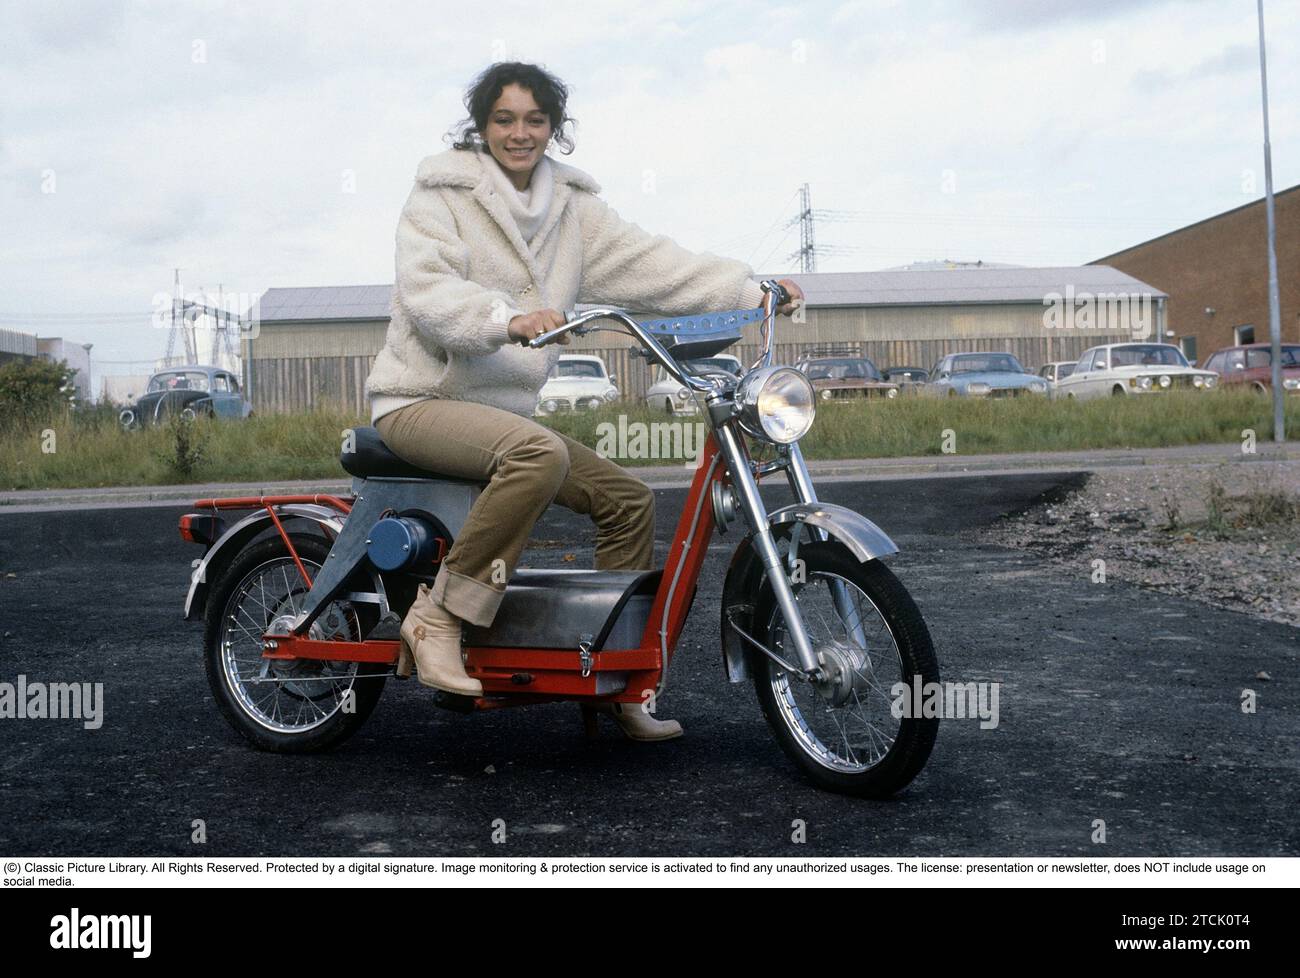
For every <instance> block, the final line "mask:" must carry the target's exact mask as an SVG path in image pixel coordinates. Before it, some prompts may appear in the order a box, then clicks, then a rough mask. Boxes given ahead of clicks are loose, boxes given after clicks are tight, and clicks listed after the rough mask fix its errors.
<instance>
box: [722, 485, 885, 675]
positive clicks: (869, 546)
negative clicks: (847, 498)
mask: <svg viewBox="0 0 1300 978" xmlns="http://www.w3.org/2000/svg"><path fill="white" fill-rule="evenodd" d="M768 523H769V525H770V526H771V527H772V531H773V532H774V533H776V534H777V535H778V536H780V535H781V534H782V531H785V530H788V529H789V528H790V527H793V526H794V525H795V524H796V523H805V524H807V525H808V526H811V527H814V528H816V529H818V530H821V531H823V532H824V533H825V534H826V535H827V537H829V538H830V539H832V540H837V541H839V542H840V543H842V544H844V545H845V546H846V547H848V548H849V550H850V551H851V552H852V553H853V555H854V556H855V557H857V558H858V560H860V561H863V562H866V561H868V560H875V559H877V558H879V557H887V556H889V555H890V554H896V553H898V545H897V544H895V543H894V541H893V540H891V539H890V538H889V535H888V534H887V533H885V531H884V530H882V529H881V528H880V527H878V526H876V524H875V523H873V522H871V520H869V519H867V518H866V517H865V516H863V515H862V514H861V513H857V512H854V511H853V510H851V509H849V508H847V507H845V506H836V505H835V504H834V503H821V502H818V503H793V504H791V505H789V506H782V507H781V508H780V509H774V510H772V512H770V513H769V514H768ZM750 537H752V534H749V535H746V537H745V539H744V540H742V541H741V542H740V545H739V546H738V547H737V548H736V552H735V553H734V554H733V555H732V557H731V566H730V567H729V568H728V569H727V577H726V580H725V581H724V582H723V585H722V663H723V667H724V668H725V670H726V673H727V681H728V682H732V683H739V682H744V681H745V680H747V679H748V678H749V676H750V672H749V657H748V654H747V649H746V646H747V645H748V643H747V642H746V641H745V640H744V639H743V638H741V637H740V635H739V634H737V632H736V630H735V629H734V628H732V627H731V626H730V624H729V623H728V619H729V618H732V619H734V620H735V621H736V623H737V624H739V625H741V627H743V628H744V629H745V630H746V631H748V632H750V633H751V634H753V629H754V622H753V612H754V595H755V594H756V593H757V591H758V588H759V586H760V585H761V584H762V581H763V575H764V570H763V562H762V561H761V560H759V558H758V555H757V554H756V553H755V552H754V548H753V547H752V546H751V545H750Z"/></svg>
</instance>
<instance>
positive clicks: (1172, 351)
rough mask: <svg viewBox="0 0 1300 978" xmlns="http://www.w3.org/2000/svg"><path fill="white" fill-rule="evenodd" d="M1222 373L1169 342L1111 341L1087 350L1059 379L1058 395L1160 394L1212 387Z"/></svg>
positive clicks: (1078, 396)
mask: <svg viewBox="0 0 1300 978" xmlns="http://www.w3.org/2000/svg"><path fill="white" fill-rule="evenodd" d="M1218 383H1219V377H1218V375H1217V374H1216V373H1214V372H1213V371H1211V370H1197V369H1196V368H1195V367H1193V366H1191V365H1190V364H1188V362H1187V358H1186V357H1184V356H1183V351H1182V350H1180V349H1178V347H1176V346H1173V345H1172V344H1169V343H1111V344H1108V345H1107V346H1094V347H1093V348H1092V349H1091V350H1087V351H1085V352H1084V354H1083V356H1081V357H1080V358H1079V362H1078V363H1077V364H1075V367H1074V372H1073V373H1071V374H1070V375H1069V376H1068V377H1063V378H1061V379H1060V380H1058V381H1057V382H1056V391H1055V393H1056V396H1057V397H1065V398H1074V399H1080V400H1086V399H1087V398H1090V397H1123V396H1124V395H1126V394H1158V393H1161V392H1162V391H1171V390H1199V391H1206V390H1212V389H1213V388H1214V387H1216V386H1217V385H1218Z"/></svg>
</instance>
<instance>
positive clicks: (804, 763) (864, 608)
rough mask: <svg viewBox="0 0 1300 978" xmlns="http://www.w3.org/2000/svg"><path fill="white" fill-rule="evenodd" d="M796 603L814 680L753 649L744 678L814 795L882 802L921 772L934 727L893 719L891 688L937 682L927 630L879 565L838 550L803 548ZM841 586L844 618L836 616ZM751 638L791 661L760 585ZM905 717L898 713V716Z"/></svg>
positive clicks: (776, 611)
mask: <svg viewBox="0 0 1300 978" xmlns="http://www.w3.org/2000/svg"><path fill="white" fill-rule="evenodd" d="M798 556H799V558H800V559H801V560H802V561H803V571H804V572H803V574H802V577H803V583H795V584H793V585H792V586H793V588H794V590H795V600H796V601H797V602H798V604H799V608H800V614H801V615H802V617H803V619H804V625H805V627H806V628H807V630H808V634H809V638H810V639H811V641H812V646H813V650H814V652H816V653H817V655H818V659H819V661H820V663H821V666H822V678H820V679H809V678H806V677H804V676H803V675H802V674H801V673H793V672H790V671H788V670H787V669H785V668H784V667H783V666H781V665H779V664H778V663H776V662H774V661H773V660H772V659H770V658H769V657H768V656H766V655H764V654H763V653H762V652H761V651H759V650H758V649H755V648H753V647H752V646H751V648H750V650H749V654H750V671H751V673H752V674H753V676H754V686H755V691H756V692H757V694H758V701H759V704H760V705H761V706H762V709H763V715H764V716H765V717H766V718H767V722H768V724H769V725H770V726H771V728H772V731H773V733H774V734H775V735H776V739H777V741H778V742H779V743H780V744H781V747H782V749H783V750H784V751H785V752H786V754H787V755H788V756H789V757H790V758H791V759H792V760H793V761H794V762H795V763H796V764H797V765H798V766H799V767H800V769H802V771H803V772H804V774H806V775H807V776H808V777H809V779H811V780H812V781H813V782H815V783H816V784H817V785H818V786H820V787H822V788H826V789H829V790H831V791H837V792H842V793H844V794H850V795H856V796H858V797H863V798H887V797H889V796H890V795H892V794H894V793H895V792H897V791H899V790H900V789H902V788H903V787H905V786H906V785H907V784H908V783H909V782H911V780H912V779H913V778H915V777H916V775H917V774H918V773H919V772H920V770H921V768H923V767H924V766H925V762H926V760H927V759H928V758H929V756H930V751H931V749H932V748H933V747H934V741H935V737H936V735H937V734H938V729H939V721H938V720H937V719H935V718H933V717H931V718H925V717H907V716H903V717H897V716H895V715H894V713H895V711H894V708H893V704H894V700H895V697H896V695H897V692H898V691H897V690H896V689H895V686H896V684H899V683H902V684H904V685H905V687H906V688H907V689H908V690H911V688H912V686H913V682H914V680H916V679H918V678H919V680H920V682H921V683H922V684H925V683H937V682H938V681H939V667H938V664H937V662H936V660H935V655H934V647H933V644H932V643H931V640H930V634H929V631H928V630H927V629H926V627H925V622H924V621H923V620H922V618H921V612H920V610H919V609H918V608H917V607H916V604H915V602H913V600H912V598H911V596H910V595H908V593H907V590H906V589H905V588H904V587H903V585H902V584H901V583H899V581H898V578H896V577H895V576H894V575H893V573H892V572H891V571H890V570H889V568H887V567H886V566H885V565H884V564H882V563H881V562H880V561H878V560H870V561H867V562H866V563H862V562H860V561H859V560H858V559H857V558H856V557H854V556H853V554H852V552H851V551H850V550H849V549H848V548H847V547H846V546H844V544H842V543H838V542H835V541H825V542H811V543H804V544H803V545H802V546H801V547H800V548H799V552H798ZM834 589H842V592H843V594H844V597H845V602H844V603H845V605H846V606H847V613H846V614H841V613H840V611H839V610H837V604H836V601H835V599H834ZM754 625H755V628H756V629H757V634H756V636H755V637H756V638H758V639H759V640H760V641H762V642H763V644H765V645H766V646H767V647H768V648H769V649H772V650H773V651H774V652H775V653H776V654H777V655H779V656H781V657H782V658H783V659H784V660H785V661H786V662H788V663H791V664H792V665H793V664H796V663H797V659H796V656H795V651H794V648H793V645H792V644H791V643H790V642H789V640H788V637H787V633H786V624H785V618H784V616H783V615H782V613H781V610H780V608H779V607H778V606H777V604H776V596H775V594H774V593H773V591H772V589H771V587H770V586H769V585H768V583H767V578H766V577H765V578H764V579H763V586H762V590H761V592H760V594H759V597H758V600H757V601H756V603H755V614H754ZM900 712H903V711H900Z"/></svg>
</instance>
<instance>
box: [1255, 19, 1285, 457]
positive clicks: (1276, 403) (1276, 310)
mask: <svg viewBox="0 0 1300 978" xmlns="http://www.w3.org/2000/svg"><path fill="white" fill-rule="evenodd" d="M1256 2H1257V6H1258V9H1259V84H1260V90H1261V92H1262V93H1263V97H1264V211H1265V213H1266V214H1267V215H1268V331H1269V337H1270V340H1271V344H1272V357H1271V358H1270V359H1271V360H1272V371H1271V374H1272V382H1273V383H1272V386H1273V440H1274V441H1275V442H1283V441H1285V440H1286V432H1285V431H1284V430H1283V421H1284V419H1283V411H1282V397H1283V394H1284V390H1283V388H1282V306H1281V299H1280V298H1279V296H1278V287H1277V226H1276V225H1275V223H1274V219H1273V150H1272V147H1271V146H1270V145H1269V137H1268V65H1267V62H1266V60H1265V56H1264V0H1256Z"/></svg>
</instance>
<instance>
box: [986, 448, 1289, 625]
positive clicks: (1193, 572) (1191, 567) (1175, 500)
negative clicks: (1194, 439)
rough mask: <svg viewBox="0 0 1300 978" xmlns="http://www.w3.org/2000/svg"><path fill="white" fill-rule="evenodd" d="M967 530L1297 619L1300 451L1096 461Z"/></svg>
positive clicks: (1114, 574)
mask: <svg viewBox="0 0 1300 978" xmlns="http://www.w3.org/2000/svg"><path fill="white" fill-rule="evenodd" d="M963 536H965V537H966V538H967V539H970V540H972V541H973V542H976V543H980V544H992V545H997V546H1004V547H1010V548H1013V549H1018V550H1027V551H1030V552H1032V553H1035V554H1037V555H1039V556H1041V557H1044V558H1047V559H1049V560H1052V561H1054V562H1058V563H1062V564H1074V565H1079V566H1080V567H1081V570H1082V572H1083V573H1086V574H1087V575H1088V579H1090V580H1091V579H1092V576H1093V575H1094V574H1095V573H1096V572H1097V570H1098V568H1097V567H1096V566H1095V565H1094V564H1093V561H1095V560H1097V559H1099V558H1100V559H1102V560H1104V561H1105V565H1104V570H1105V575H1106V581H1107V583H1110V582H1114V581H1125V582H1127V583H1131V584H1138V585H1142V586H1145V587H1150V588H1153V589H1155V590H1157V591H1162V592H1165V593H1168V594H1176V595H1180V596H1183V597H1190V598H1194V599H1197V600H1199V601H1203V602H1205V603H1207V604H1210V605H1213V606H1215V607H1220V608H1227V609H1231V610H1233V611H1243V612H1246V613H1248V614H1251V615H1254V616H1257V617H1259V618H1263V619H1267V620H1269V621H1275V622H1283V623H1285V624H1288V625H1300V461H1276V462H1274V461H1255V460H1252V461H1250V462H1221V463H1217V464H1213V465H1178V466H1174V465H1170V466H1145V465H1144V466H1133V467H1131V468H1108V469H1099V470H1097V471H1095V472H1093V473H1091V474H1090V475H1089V477H1088V479H1087V481H1086V482H1085V483H1084V485H1083V487H1082V488H1080V489H1078V490H1076V491H1072V492H1067V493H1065V494H1064V495H1062V496H1061V497H1060V498H1048V499H1045V500H1044V501H1043V502H1041V503H1039V504H1038V505H1035V506H1033V507H1031V508H1030V509H1028V510H1025V511H1023V512H1021V513H1018V514H1013V515H1010V516H1008V517H1005V518H1004V519H1002V520H999V521H998V522H996V523H994V524H992V525H991V526H989V527H986V528H983V529H977V530H971V531H967V532H966V533H965V534H963Z"/></svg>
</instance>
